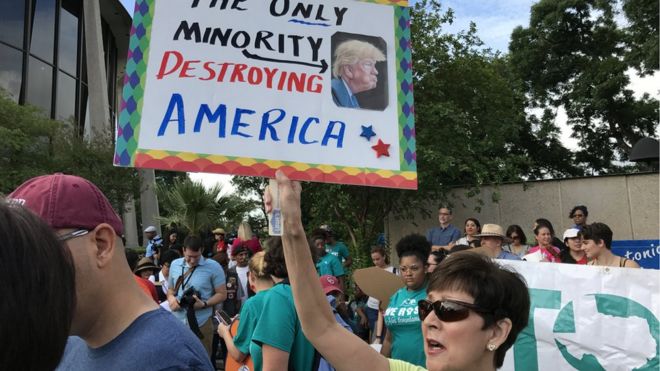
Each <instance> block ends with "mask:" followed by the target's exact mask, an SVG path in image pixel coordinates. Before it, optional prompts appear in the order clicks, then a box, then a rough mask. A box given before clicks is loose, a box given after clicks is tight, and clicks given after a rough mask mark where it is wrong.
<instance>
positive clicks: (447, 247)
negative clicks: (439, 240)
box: [431, 242, 454, 251]
mask: <svg viewBox="0 0 660 371" xmlns="http://www.w3.org/2000/svg"><path fill="white" fill-rule="evenodd" d="M452 247H454V243H453V242H451V243H449V245H433V246H431V251H440V250H446V251H449V250H451V248H452Z"/></svg>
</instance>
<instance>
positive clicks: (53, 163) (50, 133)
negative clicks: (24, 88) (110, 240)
mask: <svg viewBox="0 0 660 371" xmlns="http://www.w3.org/2000/svg"><path fill="white" fill-rule="evenodd" d="M113 155H114V145H113V141H112V137H111V136H110V135H108V136H107V137H100V138H97V139H96V140H93V141H91V142H88V141H85V140H83V139H82V138H80V137H79V136H78V135H77V134H76V132H75V131H74V129H73V125H72V124H71V123H69V122H61V121H54V120H50V119H48V118H47V117H46V116H45V115H44V114H43V113H42V112H41V111H39V110H38V109H37V108H34V107H30V106H20V105H18V104H16V103H14V102H13V101H12V100H10V99H8V98H7V97H6V96H4V95H3V94H0V168H1V169H2V176H0V193H9V192H11V191H12V190H14V189H15V188H16V187H17V186H19V185H20V184H21V183H23V182H24V181H26V180H27V179H29V178H32V177H35V176H38V175H44V174H51V173H55V172H61V173H65V174H73V175H78V176H81V177H84V178H86V179H89V180H90V181H92V182H93V183H94V184H96V185H97V186H98V187H99V188H100V189H101V191H103V193H105V194H106V196H108V199H109V200H110V202H111V203H112V205H113V207H114V208H115V210H117V211H118V212H120V213H121V212H123V211H124V204H125V202H126V201H127V200H129V199H130V198H131V197H132V196H134V195H136V192H137V190H138V184H139V181H138V178H137V173H136V171H135V170H134V169H128V168H116V167H114V166H113V164H112V158H113Z"/></svg>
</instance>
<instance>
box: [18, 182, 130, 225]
mask: <svg viewBox="0 0 660 371" xmlns="http://www.w3.org/2000/svg"><path fill="white" fill-rule="evenodd" d="M8 199H9V202H12V203H17V204H21V205H23V206H25V207H27V208H28V209H30V210H32V211H33V212H34V213H35V214H37V215H38V216H39V217H41V219H43V220H44V221H45V222H46V223H47V224H48V225H49V226H50V227H51V228H53V229H60V228H81V229H89V230H91V229H94V228H96V226H98V225H99V224H101V223H107V224H109V225H110V226H112V228H113V229H114V230H115V233H116V234H117V235H119V236H121V234H122V233H123V230H124V226H123V224H122V222H121V219H120V218H119V216H118V215H117V213H115V211H114V210H113V209H112V206H111V205H110V202H109V201H108V199H107V198H106V197H105V195H103V193H102V192H101V190H100V189H98V188H97V187H96V186H95V185H94V184H93V183H92V182H90V181H89V180H87V179H84V178H81V177H78V176H74V175H66V174H60V173H57V174H52V175H42V176H38V177H35V178H32V179H30V180H28V181H26V182H25V183H23V184H21V185H20V186H19V187H18V188H16V190H14V192H12V193H10V194H9V196H8Z"/></svg>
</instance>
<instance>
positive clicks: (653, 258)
mask: <svg viewBox="0 0 660 371" xmlns="http://www.w3.org/2000/svg"><path fill="white" fill-rule="evenodd" d="M612 253H614V254H615V255H619V256H623V257H624V258H626V259H630V260H634V261H636V262H637V264H639V266H640V267H642V268H652V269H660V241H659V240H619V241H612Z"/></svg>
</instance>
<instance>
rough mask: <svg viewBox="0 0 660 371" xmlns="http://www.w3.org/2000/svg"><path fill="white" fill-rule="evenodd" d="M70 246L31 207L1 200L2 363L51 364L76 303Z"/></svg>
mask: <svg viewBox="0 0 660 371" xmlns="http://www.w3.org/2000/svg"><path fill="white" fill-rule="evenodd" d="M75 290H76V287H75V267H74V265H73V259H72V258H71V253H70V252H69V249H68V248H67V247H65V246H64V243H63V242H60V241H59V240H58V239H57V237H56V236H55V234H54V233H53V230H52V229H51V228H50V227H49V226H47V225H46V223H44V221H43V220H41V219H40V218H38V217H37V216H36V215H34V214H33V213H32V212H30V211H29V210H27V209H25V208H23V207H22V206H18V205H13V204H12V205H8V204H7V203H6V202H5V201H2V200H0V292H2V300H3V302H4V304H3V305H0V316H2V324H1V325H0V337H1V338H2V339H6V340H5V341H3V346H2V350H1V351H0V365H2V366H0V367H1V368H3V369H7V370H53V369H55V368H56V367H57V365H58V364H59V363H60V359H61V358H62V353H63V352H64V347H65V345H66V342H67V338H68V336H69V330H70V327H71V320H72V318H73V311H74V309H75V306H76V291H75Z"/></svg>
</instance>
